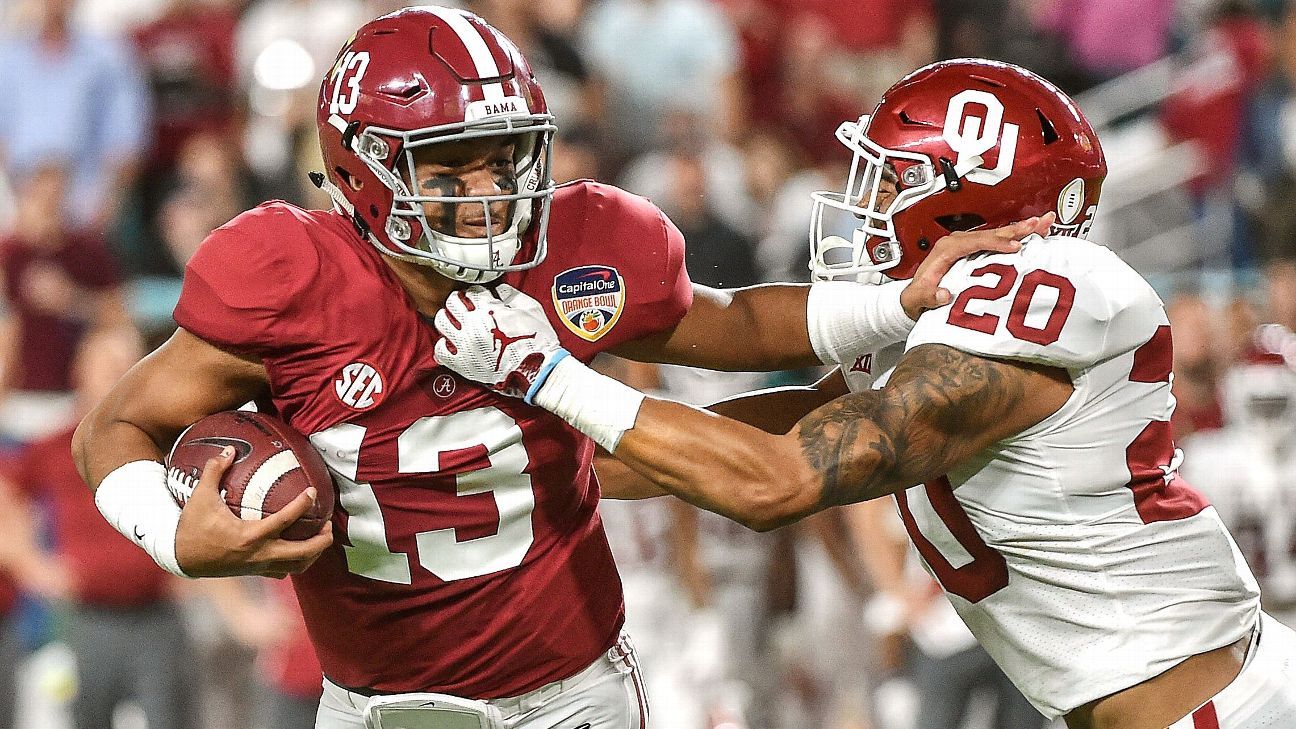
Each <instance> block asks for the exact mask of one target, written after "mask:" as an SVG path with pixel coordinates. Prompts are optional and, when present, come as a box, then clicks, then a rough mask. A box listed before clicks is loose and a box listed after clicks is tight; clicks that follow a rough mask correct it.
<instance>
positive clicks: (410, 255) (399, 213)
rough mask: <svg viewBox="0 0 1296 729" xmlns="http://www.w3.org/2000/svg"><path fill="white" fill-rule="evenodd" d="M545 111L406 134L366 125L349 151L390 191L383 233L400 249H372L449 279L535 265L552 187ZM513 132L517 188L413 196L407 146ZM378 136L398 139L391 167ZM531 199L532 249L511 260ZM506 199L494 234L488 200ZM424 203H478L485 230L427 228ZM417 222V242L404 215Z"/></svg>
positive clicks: (473, 279)
mask: <svg viewBox="0 0 1296 729" xmlns="http://www.w3.org/2000/svg"><path fill="white" fill-rule="evenodd" d="M556 129H557V128H556V127H555V126H554V125H553V117H552V116H551V115H549V114H518V115H514V116H507V117H501V118H492V119H487V120H481V121H473V122H462V123H459V124H447V125H442V126H439V127H429V128H426V129H418V130H414V131H410V132H402V131H397V130H389V129H382V128H378V127H370V128H369V129H367V130H366V131H365V132H364V133H362V134H360V135H358V136H357V139H356V141H355V144H354V146H355V148H356V155H357V156H358V157H360V159H361V160H363V161H364V163H365V165H366V166H368V167H369V169H370V170H371V171H373V173H374V174H375V175H376V176H377V177H378V179H379V180H380V181H382V183H383V184H384V185H386V186H387V187H388V188H389V189H391V191H392V193H393V200H392V210H391V215H390V216H389V217H388V219H387V225H386V229H385V231H384V232H385V233H386V234H387V237H388V239H390V240H391V242H392V243H393V244H394V245H395V246H396V247H397V248H398V249H399V250H400V252H399V253H396V252H393V251H391V250H389V249H387V248H385V247H382V246H380V247H379V248H380V250H382V252H383V253H386V254H388V255H391V256H393V257H395V258H399V259H401V260H405V261H410V262H413V263H418V264H421V265H426V266H429V267H431V268H433V269H435V270H436V271H437V272H438V273H440V274H441V275H443V276H445V277H447V278H450V279H454V280H456V281H466V282H469V283H485V282H488V281H492V280H494V279H496V278H498V277H500V276H501V275H503V274H505V273H507V272H509V271H521V270H526V269H529V268H534V267H535V266H537V265H539V264H540V263H541V262H542V261H543V260H544V257H545V254H546V252H547V235H546V233H547V229H548V224H549V205H550V203H551V202H552V199H553V194H554V191H555V189H556V187H555V185H554V183H553V179H552V178H551V177H550V174H549V170H550V169H551V166H552V165H551V162H552V148H553V145H552V142H553V135H554V132H555V131H556ZM503 136H509V137H515V138H516V139H517V149H516V150H515V152H514V161H515V169H516V175H517V186H518V189H517V190H516V191H514V192H511V193H505V194H499V195H465V196H459V195H417V194H414V192H411V190H416V189H417V187H416V184H415V182H414V180H415V179H416V177H415V171H414V151H415V150H417V149H419V148H422V147H427V146H429V145H433V144H444V143H451V142H457V141H463V140H468V139H481V138H486V137H503ZM384 137H391V138H394V139H398V140H400V142H401V146H400V148H401V153H402V155H403V159H402V160H400V161H398V162H397V163H396V164H395V165H393V167H394V168H395V169H396V170H397V172H392V171H390V170H388V169H387V168H386V166H385V165H384V164H383V160H385V159H386V157H387V155H388V154H389V153H390V152H389V150H390V149H391V146H390V145H389V144H388V143H387V141H386V140H385V139H384ZM536 201H539V203H540V205H539V219H538V220H536V221H535V225H536V226H537V227H536V237H535V241H536V242H535V246H534V250H533V251H532V253H531V255H530V256H528V257H527V259H526V260H521V261H519V260H517V258H518V254H519V252H520V251H521V250H522V240H523V236H524V235H526V233H527V232H528V231H529V230H531V226H532V223H533V220H532V218H533V215H534V212H535V207H536V206H535V205H534V203H535V202H536ZM501 202H503V203H507V204H508V208H509V210H510V211H511V212H510V214H509V221H508V225H507V226H506V227H505V229H504V230H503V231H502V232H500V233H494V232H493V231H494V230H495V228H496V226H495V224H494V220H493V218H492V213H491V205H492V204H498V203H501ZM425 203H440V204H449V205H481V206H482V210H483V213H484V219H485V226H486V235H485V237H481V238H469V237H462V236H456V235H452V234H449V233H444V232H440V231H437V230H435V229H434V227H433V226H432V225H431V223H430V222H429V220H428V218H427V215H426V214H425V212H424V207H423V205H424V204H425ZM411 219H412V220H414V221H417V222H418V223H419V227H420V228H421V229H422V235H421V236H419V238H418V240H411V238H412V237H413V226H412V225H411V222H410V220H411Z"/></svg>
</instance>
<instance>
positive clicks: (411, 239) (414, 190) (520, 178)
mask: <svg viewBox="0 0 1296 729" xmlns="http://www.w3.org/2000/svg"><path fill="white" fill-rule="evenodd" d="M316 124H317V127H318V131H319V139H320V149H321V151H322V152H323V155H324V163H325V167H326V173H327V175H328V180H329V183H331V184H324V185H322V187H324V188H325V189H326V190H327V191H328V192H329V194H330V195H331V196H332V197H333V199H334V202H335V203H336V204H337V205H338V207H340V208H342V209H343V210H344V212H347V213H349V214H350V215H352V217H353V219H354V220H355V221H356V224H357V225H358V226H359V227H361V229H362V230H364V231H365V232H366V233H367V235H368V237H369V239H370V240H371V241H372V242H373V244H374V245H376V246H377V247H378V248H379V250H381V251H382V252H383V253H386V254H388V255H391V256H393V257H396V258H399V259H402V260H406V261H413V262H415V263H421V264H425V265H429V266H432V267H433V268H435V269H436V270H437V271H439V272H440V273H442V274H443V275H445V276H447V277H449V278H453V279H456V280H459V281H468V282H473V283H480V282H485V281H490V280H492V279H495V278H497V277H499V276H500V275H501V274H503V273H504V272H506V271H514V270H521V269H526V268H531V267H534V266H536V265H538V264H539V263H540V262H541V261H542V260H543V259H544V256H545V247H546V235H545V233H546V228H547V227H548V222H549V221H548V218H549V204H550V202H551V200H552V197H553V193H554V184H553V181H552V179H551V177H550V155H551V149H552V144H551V142H552V140H553V134H554V131H555V127H554V124H553V117H552V116H551V115H550V114H549V112H548V107H547V106H546V104H545V99H544V95H543V93H542V92H541V90H540V85H539V84H538V83H537V81H536V79H535V77H534V76H533V75H532V73H531V69H530V67H529V66H528V65H527V62H526V60H525V59H523V57H522V53H521V51H520V50H518V48H517V46H516V45H514V44H513V42H512V41H510V40H509V39H507V38H505V37H504V36H503V35H501V34H500V33H499V32H498V31H496V30H495V29H494V28H492V27H490V26H489V25H487V24H486V22H485V21H483V20H482V19H481V18H479V17H477V16H476V15H473V14H472V13H468V12H463V11H459V10H452V9H448V8H441V7H433V6H424V7H411V8H405V9H402V10H398V11H396V12H394V13H390V14H388V15H384V16H382V17H380V18H377V19H376V20H372V21H370V22H369V23H366V24H365V25H364V26H363V27H361V28H360V30H359V31H357V32H356V34H355V36H354V37H353V38H352V39H351V41H350V42H348V43H347V44H346V46H344V47H343V48H342V50H341V52H340V53H339V54H338V57H337V60H336V61H335V63H334V64H333V66H332V68H331V69H329V71H328V72H327V73H326V74H325V77H324V80H323V83H322V84H321V85H320V93H319V105H318V108H317V112H316ZM501 136H508V137H512V138H514V141H515V147H514V160H513V162H514V177H512V178H510V179H509V180H507V181H506V183H505V184H504V185H502V187H504V188H505V189H504V193H503V194H498V195H484V196H471V195H465V194H463V191H462V190H458V191H452V192H455V193H457V194H445V193H444V192H441V193H440V194H437V195H426V194H423V195H420V194H419V192H420V190H419V188H418V186H417V184H416V183H415V176H414V153H415V151H416V150H418V149H419V148H421V147H425V146H427V145H433V144H444V143H450V142H458V141H463V140H469V139H479V138H483V137H501ZM509 187H511V188H512V189H508V188H509ZM425 203H441V204H448V205H465V204H467V205H474V206H480V207H481V209H482V210H483V212H484V215H485V231H486V237H484V238H468V237H461V236H458V235H455V232H456V231H455V230H453V224H451V225H450V226H449V227H450V229H448V230H447V229H446V226H445V225H442V226H441V227H438V226H437V225H434V224H432V223H430V222H429V220H428V217H427V216H426V215H425V214H424V207H423V206H424V204H425ZM493 203H494V204H495V206H496V208H497V209H498V208H499V204H500V203H507V209H508V212H507V216H508V220H507V221H506V222H507V225H506V226H505V228H504V230H503V231H502V232H496V231H495V228H496V225H495V224H494V223H495V220H494V218H493V216H492V210H491V207H492V204H493Z"/></svg>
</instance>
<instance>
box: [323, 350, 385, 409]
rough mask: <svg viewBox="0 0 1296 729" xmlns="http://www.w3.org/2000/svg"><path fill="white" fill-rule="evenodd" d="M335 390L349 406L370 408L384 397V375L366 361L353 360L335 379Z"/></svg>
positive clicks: (339, 397) (340, 398)
mask: <svg viewBox="0 0 1296 729" xmlns="http://www.w3.org/2000/svg"><path fill="white" fill-rule="evenodd" d="M333 391H334V392H336V393H337V396H338V399H339V400H341V401H342V402H343V403H345V404H346V405H347V406H348V407H351V408H355V409H356V410H368V409H369V408H371V407H373V406H374V405H377V404H378V401H379V400H381V399H382V391H383V380H382V375H380V374H378V370H376V369H374V368H373V367H371V366H370V365H367V364H365V363H364V362H352V363H351V364H349V365H347V366H346V367H343V368H342V373H341V374H340V375H338V378H337V379H336V380H334V381H333Z"/></svg>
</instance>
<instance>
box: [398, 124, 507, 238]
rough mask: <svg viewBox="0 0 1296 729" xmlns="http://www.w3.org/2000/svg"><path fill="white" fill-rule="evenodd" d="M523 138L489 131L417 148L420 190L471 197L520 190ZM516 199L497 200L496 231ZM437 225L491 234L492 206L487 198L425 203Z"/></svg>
mask: <svg viewBox="0 0 1296 729" xmlns="http://www.w3.org/2000/svg"><path fill="white" fill-rule="evenodd" d="M516 148H517V143H516V142H515V141H514V140H513V139H510V138H508V137H485V138H481V139H467V140H464V141H460V142H450V143H445V144H433V145H428V146H426V147H422V148H420V149H418V150H416V151H415V153H414V176H415V178H416V179H415V181H414V183H415V187H416V189H415V190H414V194H415V195H423V196H430V197H470V196H476V195H510V194H513V193H516V192H517V190H518V181H517V169H516V168H515V163H514V159H515V156H514V153H515V151H516ZM514 204H516V203H510V202H502V201H501V202H492V203H491V204H490V227H491V231H490V232H491V234H492V235H499V234H501V233H503V232H504V231H505V230H506V229H507V228H508V226H509V222H510V221H511V219H512V212H513V211H512V207H513V205H514ZM423 212H424V215H426V216H427V221H428V224H429V225H430V226H432V228H433V230H435V231H436V232H438V233H441V234H444V235H453V236H459V237H463V238H485V237H486V235H487V232H486V227H487V221H486V210H485V208H484V207H483V206H482V204H481V203H475V202H472V203H423Z"/></svg>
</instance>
